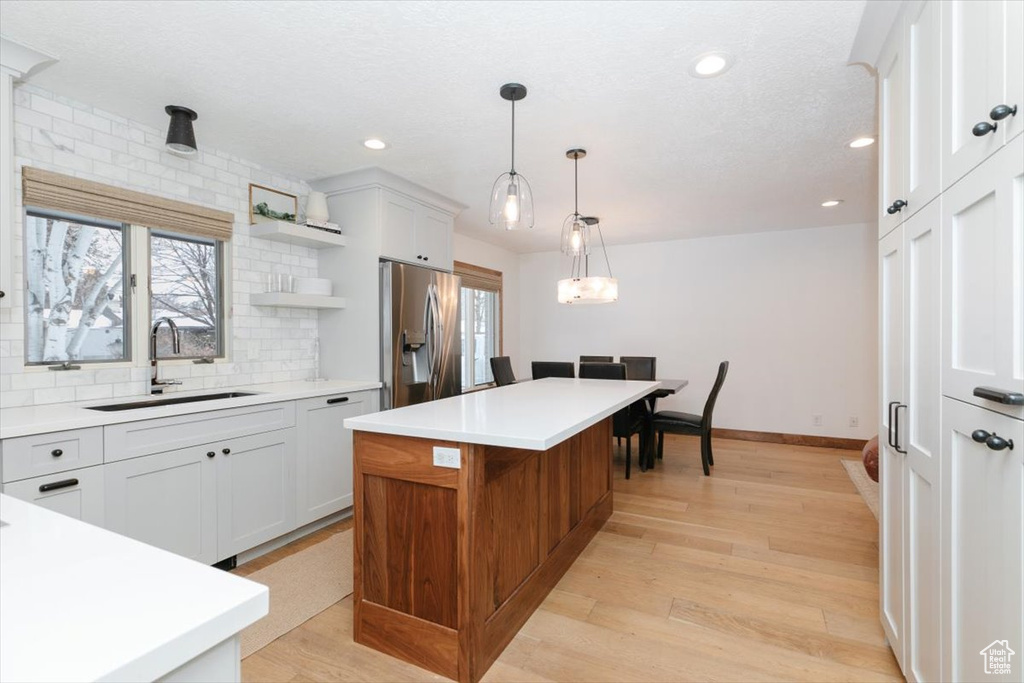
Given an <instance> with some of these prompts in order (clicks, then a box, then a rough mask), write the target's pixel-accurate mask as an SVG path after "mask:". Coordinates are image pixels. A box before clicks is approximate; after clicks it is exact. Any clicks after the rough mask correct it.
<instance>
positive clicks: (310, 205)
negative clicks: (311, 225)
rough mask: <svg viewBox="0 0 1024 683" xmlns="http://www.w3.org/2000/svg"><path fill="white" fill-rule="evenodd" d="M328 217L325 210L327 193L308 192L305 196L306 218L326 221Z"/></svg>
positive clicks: (320, 221)
mask: <svg viewBox="0 0 1024 683" xmlns="http://www.w3.org/2000/svg"><path fill="white" fill-rule="evenodd" d="M330 219H331V217H330V215H329V214H328V212H327V195H325V194H324V193H323V192H310V193H309V196H308V197H307V198H306V220H307V221H316V222H317V223H326V222H327V221H329V220H330Z"/></svg>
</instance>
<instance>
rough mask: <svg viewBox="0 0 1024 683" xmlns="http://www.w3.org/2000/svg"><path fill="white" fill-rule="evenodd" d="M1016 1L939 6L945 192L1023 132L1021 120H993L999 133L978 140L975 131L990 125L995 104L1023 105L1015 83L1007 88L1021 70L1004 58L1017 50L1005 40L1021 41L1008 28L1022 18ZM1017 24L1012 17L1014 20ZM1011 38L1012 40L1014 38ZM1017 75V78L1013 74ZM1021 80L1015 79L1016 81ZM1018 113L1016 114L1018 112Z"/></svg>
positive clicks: (969, 0) (955, 1)
mask: <svg viewBox="0 0 1024 683" xmlns="http://www.w3.org/2000/svg"><path fill="white" fill-rule="evenodd" d="M1019 2H1020V0H1008V1H1007V0H948V1H947V2H941V3H937V4H939V5H941V7H942V34H943V35H942V42H943V50H942V52H943V65H942V84H943V95H942V97H943V114H942V131H943V135H942V150H943V160H942V186H943V187H944V188H948V187H949V186H950V185H952V184H953V183H954V182H956V181H957V180H958V179H960V178H962V177H963V176H964V175H966V174H967V172H968V171H970V170H971V169H972V168H974V167H975V166H977V165H978V164H980V163H981V162H982V161H983V160H984V159H986V158H988V157H989V156H990V155H991V154H992V153H993V152H995V151H996V150H998V149H999V148H1000V147H1001V146H1002V145H1003V143H1004V142H1005V141H1006V140H1008V139H1009V138H1008V137H1007V133H1008V132H1009V137H1013V135H1015V134H1016V133H1017V132H1019V131H1020V130H1021V128H1020V126H1021V121H1020V119H1021V116H1020V115H1018V116H1015V117H1014V116H1011V117H1008V118H1006V119H1004V120H1002V121H998V122H996V124H997V129H996V130H995V131H993V132H991V133H988V134H987V135H981V136H976V135H974V133H973V129H974V127H975V126H976V125H977V124H979V123H985V122H988V123H992V120H991V118H990V113H991V111H992V108H993V107H995V106H996V105H999V104H1007V105H1010V106H1013V105H1024V102H1020V101H1013V102H1010V101H1007V100H1006V98H1007V97H1014V98H1019V97H1020V94H1021V91H1022V88H1021V87H1020V86H1019V83H1016V84H1014V83H1011V84H1010V85H1009V87H1007V77H1008V76H1009V77H1010V78H1018V76H1019V74H1020V69H1021V67H1020V66H1019V65H1016V66H1014V67H1011V68H1010V69H1009V70H1008V69H1007V63H1008V62H1007V58H1008V57H1012V56H1013V54H1014V53H1015V52H1016V53H1017V54H1019V48H1018V47H1017V46H1016V45H1011V46H1009V47H1010V50H1009V52H1008V51H1007V47H1008V46H1007V42H1006V41H1007V39H1008V38H1011V39H1015V40H1016V41H1018V42H1019V41H1020V39H1021V36H1020V31H1019V27H1015V26H1012V25H1008V24H1007V20H1008V19H1012V18H1013V17H1015V16H1020V12H1019V9H1020V8H1019V7H1013V6H1014V5H1018V4H1019ZM1014 20H1015V19H1014ZM1014 34H1016V35H1015V38H1013V36H1014ZM1014 72H1016V74H1017V75H1018V76H1014V75H1013V73H1014ZM1018 80H1019V78H1018ZM1020 113H1021V112H1020V109H1018V114H1020Z"/></svg>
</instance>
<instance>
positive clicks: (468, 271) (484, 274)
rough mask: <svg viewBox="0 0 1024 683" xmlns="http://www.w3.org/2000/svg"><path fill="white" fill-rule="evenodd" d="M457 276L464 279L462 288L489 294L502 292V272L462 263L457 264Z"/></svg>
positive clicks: (457, 262)
mask: <svg viewBox="0 0 1024 683" xmlns="http://www.w3.org/2000/svg"><path fill="white" fill-rule="evenodd" d="M455 274H456V275H458V276H459V277H461V278H462V286H463V287H469V288H471V289H482V290H484V291H488V292H499V293H500V292H501V271H499V270H491V269H490V268H481V267H480V266H474V265H472V264H470V263H463V262H462V261H456V262H455Z"/></svg>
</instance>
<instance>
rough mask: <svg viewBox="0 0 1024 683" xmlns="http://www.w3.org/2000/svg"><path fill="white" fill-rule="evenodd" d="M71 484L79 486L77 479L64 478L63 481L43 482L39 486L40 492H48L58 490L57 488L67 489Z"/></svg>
mask: <svg viewBox="0 0 1024 683" xmlns="http://www.w3.org/2000/svg"><path fill="white" fill-rule="evenodd" d="M69 486H78V480H77V479H64V480H61V481H55V482H53V483H51V484H43V485H42V486H40V487H39V493H46V492H47V491H56V490H57V489H66V488H68V487H69Z"/></svg>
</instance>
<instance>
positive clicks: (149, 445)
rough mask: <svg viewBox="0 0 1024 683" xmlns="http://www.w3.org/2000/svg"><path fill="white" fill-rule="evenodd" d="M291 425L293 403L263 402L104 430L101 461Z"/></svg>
mask: <svg viewBox="0 0 1024 683" xmlns="http://www.w3.org/2000/svg"><path fill="white" fill-rule="evenodd" d="M293 426H295V402H294V401H284V402H281V403H267V404H265V405H260V406H249V407H246V408H231V409H228V410H214V411H210V412H204V413H194V414H192V415H177V416H175V417H166V418H161V419H158V420H144V421H142V422H129V423H126V424H118V425H110V426H108V427H104V428H103V429H104V432H103V439H104V442H105V444H106V452H105V461H106V462H116V461H118V460H127V459H129V458H137V457H139V456H143V455H150V454H153V453H163V452H165V451H172V450H176V449H179V448H187V447H189V446H198V445H200V444H207V443H210V442H211V441H221V440H223V439H230V438H234V437H238V436H246V435H248V434H260V433H262V432H270V431H273V430H275V429H285V428H287V427H293Z"/></svg>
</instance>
